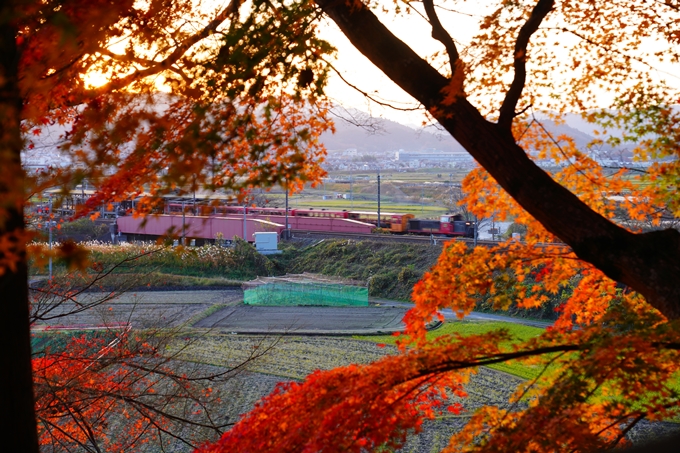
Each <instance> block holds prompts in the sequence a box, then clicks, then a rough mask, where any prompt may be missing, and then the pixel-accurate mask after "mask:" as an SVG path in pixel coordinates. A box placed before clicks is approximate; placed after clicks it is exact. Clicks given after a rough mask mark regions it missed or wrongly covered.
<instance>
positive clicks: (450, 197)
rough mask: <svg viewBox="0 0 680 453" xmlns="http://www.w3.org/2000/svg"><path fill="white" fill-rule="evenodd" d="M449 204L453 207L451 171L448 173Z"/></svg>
mask: <svg viewBox="0 0 680 453" xmlns="http://www.w3.org/2000/svg"><path fill="white" fill-rule="evenodd" d="M449 190H450V193H449V206H450V207H451V208H453V173H449Z"/></svg>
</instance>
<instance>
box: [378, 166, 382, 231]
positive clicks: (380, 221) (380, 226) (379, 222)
mask: <svg viewBox="0 0 680 453" xmlns="http://www.w3.org/2000/svg"><path fill="white" fill-rule="evenodd" d="M378 228H382V219H381V218H380V169H379V168H378Z"/></svg>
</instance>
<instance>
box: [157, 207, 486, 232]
mask: <svg viewBox="0 0 680 453" xmlns="http://www.w3.org/2000/svg"><path fill="white" fill-rule="evenodd" d="M183 210H185V211H184V214H185V215H186V214H187V210H189V211H191V210H192V208H191V205H190V204H184V205H182V204H180V203H168V204H166V206H165V214H167V215H181V214H182V211H183ZM244 210H245V216H246V217H248V218H252V219H260V220H265V221H270V222H274V223H280V224H282V225H284V226H285V217H286V210H285V209H284V208H274V207H246V206H224V205H223V206H213V207H205V206H204V207H201V208H200V212H199V209H196V211H197V212H196V213H195V214H200V215H202V216H211V217H212V216H220V217H224V216H227V217H237V218H243V216H244ZM191 213H192V214H193V211H191ZM288 218H289V228H291V229H300V230H302V229H306V230H316V231H343V232H366V231H370V229H371V228H370V227H369V230H366V229H365V228H364V229H362V228H361V225H362V224H363V225H372V226H373V227H380V228H381V229H383V230H384V231H389V232H390V233H393V234H419V235H428V236H429V235H437V236H447V237H455V236H462V237H474V234H475V223H474V222H471V221H466V220H464V219H463V216H462V215H451V214H445V215H442V216H440V217H439V220H432V219H417V218H415V216H414V215H413V214H405V213H395V212H381V213H380V218H378V213H377V212H370V211H350V210H345V209H343V210H334V209H323V208H321V209H315V208H292V209H291V208H289V209H288ZM322 219H325V220H322Z"/></svg>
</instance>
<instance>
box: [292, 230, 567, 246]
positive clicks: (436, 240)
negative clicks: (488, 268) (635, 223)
mask: <svg viewBox="0 0 680 453" xmlns="http://www.w3.org/2000/svg"><path fill="white" fill-rule="evenodd" d="M291 238H292V239H305V238H307V239H354V240H358V241H364V240H365V241H383V242H408V243H412V244H413V243H415V244H430V245H433V246H437V247H441V246H442V244H443V243H444V242H445V241H449V240H451V239H455V240H456V241H458V242H465V243H466V244H468V246H469V247H472V246H473V244H474V240H473V239H470V238H462V237H457V238H450V237H446V236H433V237H431V236H416V235H403V236H400V235H392V234H360V233H330V232H325V231H311V230H309V231H308V230H291ZM499 243H500V242H499V241H489V240H479V239H478V240H477V245H482V246H485V247H493V246H495V245H498V244H499ZM557 245H566V244H561V243H542V244H539V245H538V247H547V246H557Z"/></svg>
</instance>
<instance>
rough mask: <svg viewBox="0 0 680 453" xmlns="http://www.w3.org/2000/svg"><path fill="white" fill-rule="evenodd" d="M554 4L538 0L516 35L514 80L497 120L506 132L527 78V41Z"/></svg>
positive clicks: (514, 114)
mask: <svg viewBox="0 0 680 453" xmlns="http://www.w3.org/2000/svg"><path fill="white" fill-rule="evenodd" d="M554 4H555V2H554V0H539V1H538V3H537V4H536V6H535V7H534V9H533V11H531V16H529V19H528V20H527V21H526V22H525V23H524V25H523V26H522V28H521V29H520V30H519V34H518V35H517V41H516V42H515V55H514V58H515V63H514V66H515V78H514V79H513V80H512V84H511V85H510V89H509V90H508V92H507V93H506V95H505V99H504V100H503V105H502V106H501V109H500V116H499V118H498V125H499V126H500V127H501V128H502V129H505V130H506V131H508V132H510V127H511V126H512V120H513V118H515V116H517V115H516V113H515V109H516V108H517V102H519V98H520V97H521V96H522V90H523V89H524V84H525V82H526V78H527V68H526V61H527V47H528V45H529V39H530V38H531V35H533V34H534V33H535V32H536V30H538V27H539V26H540V25H541V22H543V19H545V17H546V16H547V15H548V13H549V12H550V11H552V8H553V5H554Z"/></svg>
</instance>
